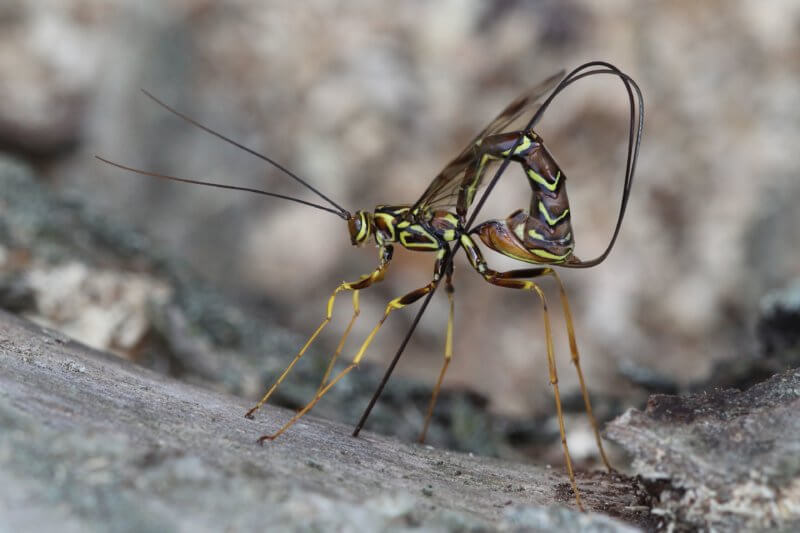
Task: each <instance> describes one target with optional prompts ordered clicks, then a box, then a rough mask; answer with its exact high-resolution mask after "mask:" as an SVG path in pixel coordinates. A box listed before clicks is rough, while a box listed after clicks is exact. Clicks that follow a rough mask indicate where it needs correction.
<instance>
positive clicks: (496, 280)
mask: <svg viewBox="0 0 800 533" xmlns="http://www.w3.org/2000/svg"><path fill="white" fill-rule="evenodd" d="M461 243H462V245H463V247H464V251H465V252H466V253H467V256H468V258H469V261H470V264H471V265H472V267H473V268H474V269H475V270H477V271H478V273H479V274H480V275H481V276H483V278H484V279H485V280H486V281H488V282H489V283H491V284H492V285H498V286H500V287H507V288H509V289H522V290H526V291H531V292H535V293H536V295H537V296H539V299H540V300H541V302H542V310H543V317H544V333H545V341H546V346H547V365H548V367H549V371H550V385H552V387H553V395H554V396H555V401H556V414H557V415H558V430H559V433H560V434H561V446H562V447H563V448H564V460H565V462H566V465H567V474H568V475H569V481H570V483H571V484H572V491H573V493H574V494H575V502H576V503H577V504H578V508H579V509H581V510H584V508H583V502H582V501H581V495H580V492H579V491H578V484H577V483H576V481H575V472H574V470H573V468H572V459H571V458H570V455H569V447H568V446H567V434H566V430H565V428H564V413H563V411H562V408H561V394H560V393H559V390H558V372H557V370H556V359H555V355H554V352H553V335H552V330H551V328H550V315H549V312H548V306H547V298H545V295H544V292H542V289H541V288H540V287H539V285H537V284H536V283H534V282H533V281H529V280H523V279H516V278H521V277H536V276H541V275H544V274H547V273H549V272H546V271H547V270H551V269H548V268H540V269H536V268H532V269H526V270H524V271H514V270H512V271H509V272H498V271H496V270H492V269H490V268H489V267H488V266H487V264H486V261H485V260H484V259H483V254H482V253H481V251H480V250H479V249H478V247H477V246H476V245H475V242H474V241H473V240H472V239H471V238H470V237H469V235H462V236H461ZM523 272H524V273H525V274H527V276H522V273H523Z"/></svg>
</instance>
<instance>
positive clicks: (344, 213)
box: [141, 89, 349, 218]
mask: <svg viewBox="0 0 800 533" xmlns="http://www.w3.org/2000/svg"><path fill="white" fill-rule="evenodd" d="M141 91H142V92H143V93H144V95H145V96H147V97H148V98H150V99H151V100H153V101H154V102H155V103H157V104H158V105H160V106H161V107H163V108H164V109H166V110H167V111H169V112H170V113H172V114H173V115H176V116H178V117H180V118H181V119H183V120H185V121H186V122H188V123H189V124H191V125H192V126H195V127H196V128H199V129H201V130H203V131H205V132H206V133H210V134H211V135H213V136H215V137H217V138H218V139H222V140H223V141H225V142H226V143H229V144H232V145H233V146H235V147H237V148H239V149H241V150H244V151H245V152H247V153H249V154H252V155H254V156H256V157H257V158H259V159H261V160H262V161H266V162H267V163H269V164H270V165H272V166H273V167H275V168H277V169H278V170H280V171H281V172H283V173H284V174H286V175H287V176H289V177H290V178H292V179H293V180H295V181H297V182H298V183H300V184H302V185H303V186H304V187H306V188H307V189H309V190H310V191H312V192H314V194H316V195H317V196H319V197H320V198H322V199H323V200H325V201H326V202H328V203H329V204H331V205H332V206H334V207H335V208H336V209H338V210H339V214H340V216H342V218H346V217H347V216H349V212H348V211H347V210H346V209H345V208H343V207H342V206H340V205H339V204H337V203H336V202H334V201H333V200H331V199H330V198H328V197H327V196H325V195H324V194H322V192H320V191H319V190H318V189H317V188H316V187H314V186H312V185H311V184H310V183H308V182H307V181H306V180H304V179H303V178H301V177H300V176H298V175H297V174H295V173H294V172H292V171H291V170H289V169H288V168H286V167H284V166H283V165H281V164H280V163H278V162H277V161H275V160H273V159H272V158H270V157H268V156H266V155H264V154H262V153H259V152H256V151H255V150H253V149H252V148H248V147H247V146H245V145H243V144H241V143H239V142H236V141H234V140H233V139H231V138H230V137H227V136H225V135H223V134H221V133H219V132H218V131H215V130H213V129H211V128H209V127H208V126H205V125H203V124H201V123H200V122H198V121H196V120H195V119H193V118H191V117H189V116H188V115H185V114H183V113H181V112H180V111H178V110H176V109H174V108H172V107H171V106H169V105H167V104H166V103H164V102H162V101H161V100H159V99H158V98H156V97H155V96H153V94H152V93H150V92H149V91H147V90H146V89H141Z"/></svg>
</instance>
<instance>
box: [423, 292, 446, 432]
mask: <svg viewBox="0 0 800 533" xmlns="http://www.w3.org/2000/svg"><path fill="white" fill-rule="evenodd" d="M447 298H448V300H450V315H449V316H448V318H447V335H446V337H445V343H444V363H442V369H441V370H440V371H439V379H437V380H436V386H435V387H434V388H433V394H431V401H430V403H429V404H428V414H426V415H425V425H424V426H423V427H422V433H420V435H419V442H420V444H421V443H424V442H425V436H426V435H427V433H428V426H429V425H430V423H431V417H432V416H433V408H434V406H435V405H436V400H437V399H438V398H439V389H440V388H441V387H442V380H444V373H445V372H446V371H447V367H448V366H449V365H450V360H451V359H452V358H453V314H454V310H455V305H454V301H453V287H452V285H451V284H450V280H449V279H448V283H447Z"/></svg>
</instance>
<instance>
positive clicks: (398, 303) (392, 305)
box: [258, 248, 449, 444]
mask: <svg viewBox="0 0 800 533" xmlns="http://www.w3.org/2000/svg"><path fill="white" fill-rule="evenodd" d="M448 255H449V248H443V249H441V250H440V251H439V253H438V254H437V259H436V272H437V274H436V275H435V276H434V279H433V280H432V281H431V282H430V283H428V284H427V285H425V286H424V287H420V288H419V289H416V290H414V291H411V292H409V293H408V294H406V295H405V296H400V297H399V298H395V299H394V300H392V301H390V302H389V304H388V305H387V306H386V310H385V311H384V313H383V317H381V319H380V320H379V321H378V324H377V325H376V326H375V327H374V328H373V329H372V331H371V332H370V334H369V336H368V337H367V339H366V340H365V341H364V343H363V344H362V345H361V348H359V350H358V353H356V355H355V357H353V360H352V361H351V362H350V364H349V365H347V366H346V367H345V368H344V369H342V370H341V371H340V372H339V373H338V374H336V376H334V377H333V378H332V379H331V380H330V381H328V382H326V383H325V385H324V386H323V387H321V388H320V389H319V390H318V391H317V393H316V394H315V395H314V398H313V399H312V400H311V401H310V402H308V403H307V404H306V405H305V407H303V408H302V409H301V410H300V411H298V412H297V413H296V414H295V415H294V416H293V417H292V418H291V419H290V420H289V421H288V422H286V423H285V424H284V425H283V426H281V428H280V429H278V430H277V431H276V432H275V433H272V434H269V435H263V436H261V437H260V438H259V439H258V442H259V443H260V444H263V443H264V442H265V441H268V440H270V441H271V440H274V439H275V438H277V437H278V436H279V435H281V434H282V433H283V432H284V431H286V430H287V429H289V428H290V427H291V426H292V425H293V424H294V423H295V422H297V421H298V420H299V419H300V418H301V417H302V416H303V415H305V414H306V413H307V412H309V411H310V410H311V409H312V408H313V407H314V406H315V405H316V404H317V402H319V400H320V399H322V397H323V396H324V395H325V394H326V393H327V392H328V391H329V390H330V389H331V388H332V387H333V386H334V385H336V383H337V382H338V381H339V380H340V379H342V378H343V377H345V376H346V375H347V374H348V373H350V371H352V370H353V369H354V368H356V367H358V364H359V363H360V362H361V360H362V359H363V357H364V354H365V353H366V351H367V348H369V345H370V344H371V343H372V339H373V338H374V337H375V335H376V334H377V333H378V330H379V329H380V328H381V326H382V325H383V323H384V322H386V319H387V318H389V315H390V314H391V313H392V311H394V310H395V309H402V308H403V307H405V306H407V305H409V304H412V303H414V302H416V301H417V300H419V299H420V298H422V297H423V296H425V295H426V294H428V293H429V292H431V291H432V290H433V289H434V288H435V287H436V286H437V285H438V284H439V275H438V273H439V272H440V270H441V266H442V262H443V261H444V260H445V259H446V258H447V256H448Z"/></svg>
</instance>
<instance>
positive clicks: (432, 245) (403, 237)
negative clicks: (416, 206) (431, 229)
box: [400, 224, 440, 250]
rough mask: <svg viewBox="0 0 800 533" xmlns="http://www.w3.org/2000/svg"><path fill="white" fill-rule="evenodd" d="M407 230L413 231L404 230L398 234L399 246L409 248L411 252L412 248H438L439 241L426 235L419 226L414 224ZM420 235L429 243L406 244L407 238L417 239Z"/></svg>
mask: <svg viewBox="0 0 800 533" xmlns="http://www.w3.org/2000/svg"><path fill="white" fill-rule="evenodd" d="M409 229H412V230H414V231H406V230H404V231H401V232H400V244H402V245H403V246H405V247H406V248H409V249H411V250H413V249H414V248H428V249H431V250H436V249H437V248H440V245H439V241H438V240H437V239H436V237H434V236H433V235H431V234H430V233H428V232H427V231H426V230H425V228H423V227H422V226H420V225H419V224H414V225H413V226H411V227H410V228H409ZM420 235H422V236H424V237H425V238H427V239H428V240H429V242H408V238H409V237H417V236H420Z"/></svg>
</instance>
